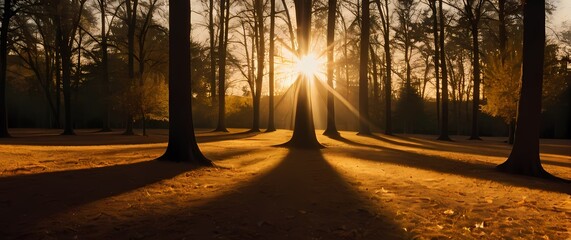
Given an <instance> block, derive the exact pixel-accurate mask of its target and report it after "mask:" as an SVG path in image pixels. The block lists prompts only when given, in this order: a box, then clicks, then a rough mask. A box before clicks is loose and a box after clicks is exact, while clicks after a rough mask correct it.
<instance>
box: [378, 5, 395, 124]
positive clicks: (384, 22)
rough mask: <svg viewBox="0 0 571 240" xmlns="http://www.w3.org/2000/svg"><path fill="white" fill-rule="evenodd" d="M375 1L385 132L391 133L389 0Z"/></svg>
mask: <svg viewBox="0 0 571 240" xmlns="http://www.w3.org/2000/svg"><path fill="white" fill-rule="evenodd" d="M375 2H376V3H377V8H378V9H379V13H380V15H381V27H382V32H383V39H384V42H383V43H384V50H385V64H386V69H385V73H386V74H387V76H386V77H385V118H386V120H385V134H387V135H392V133H393V132H392V120H391V119H392V116H391V115H392V110H391V100H392V57H391V47H390V16H389V0H385V2H384V3H385V4H384V5H381V1H380V0H375Z"/></svg>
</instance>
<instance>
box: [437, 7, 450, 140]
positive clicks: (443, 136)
mask: <svg viewBox="0 0 571 240" xmlns="http://www.w3.org/2000/svg"><path fill="white" fill-rule="evenodd" d="M438 10H439V11H440V66H441V67H442V120H441V121H442V124H441V126H440V136H439V137H438V140H442V141H451V139H450V137H449V136H448V71H447V69H446V52H445V50H444V47H445V45H444V39H445V38H446V36H445V35H444V12H443V11H442V0H439V4H438Z"/></svg>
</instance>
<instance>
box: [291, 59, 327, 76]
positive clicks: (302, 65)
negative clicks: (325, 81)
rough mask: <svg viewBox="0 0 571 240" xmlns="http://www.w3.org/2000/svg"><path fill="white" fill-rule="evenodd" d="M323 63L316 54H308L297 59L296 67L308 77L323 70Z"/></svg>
mask: <svg viewBox="0 0 571 240" xmlns="http://www.w3.org/2000/svg"><path fill="white" fill-rule="evenodd" d="M322 65H323V64H322V63H321V62H320V61H319V59H318V58H317V57H316V56H315V55H314V54H308V55H305V56H303V57H301V58H300V59H299V60H298V61H297V63H296V66H295V69H296V70H297V72H298V73H300V74H303V75H305V76H306V77H313V76H315V75H316V74H318V73H319V72H321V68H322Z"/></svg>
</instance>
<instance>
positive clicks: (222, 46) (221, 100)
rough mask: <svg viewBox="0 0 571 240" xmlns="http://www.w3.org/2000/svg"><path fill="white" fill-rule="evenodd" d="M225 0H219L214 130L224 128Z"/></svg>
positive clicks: (222, 130) (224, 129) (218, 130)
mask: <svg viewBox="0 0 571 240" xmlns="http://www.w3.org/2000/svg"><path fill="white" fill-rule="evenodd" d="M226 3H227V2H226V0H220V33H219V36H218V56H219V59H218V125H217V126H216V129H215V130H214V131H215V132H228V129H226V42H225V39H226V37H225V35H226V30H225V28H226V26H227V24H226V16H225V15H226V11H225V9H226Z"/></svg>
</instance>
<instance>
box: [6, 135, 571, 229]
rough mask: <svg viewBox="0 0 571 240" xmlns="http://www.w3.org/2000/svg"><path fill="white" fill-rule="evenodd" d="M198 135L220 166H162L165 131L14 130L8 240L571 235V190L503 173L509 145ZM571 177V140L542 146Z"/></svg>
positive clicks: (410, 138) (559, 171)
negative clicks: (309, 145) (298, 145)
mask: <svg viewBox="0 0 571 240" xmlns="http://www.w3.org/2000/svg"><path fill="white" fill-rule="evenodd" d="M245 131H246V130H244V129H231V133H211V132H207V131H199V132H198V140H199V142H200V148H201V149H202V151H203V152H204V154H205V155H206V156H207V157H208V158H210V159H212V160H213V161H214V163H215V164H216V165H217V167H215V168H192V167H191V166H189V165H187V164H180V163H169V162H157V161H153V159H155V158H156V157H158V156H160V155H161V154H162V153H163V151H164V148H165V147H166V140H167V137H166V131H164V130H151V131H150V135H151V136H150V137H142V136H122V135H120V132H119V131H116V132H112V133H97V132H95V130H91V131H87V130H83V131H78V133H79V135H78V136H59V135H57V133H58V131H54V130H31V129H27V130H26V129H15V130H12V133H13V135H15V136H16V137H15V138H11V139H0V216H1V217H0V236H2V237H0V238H2V239H13V238H16V239H72V238H74V239H571V195H570V194H571V186H570V185H569V184H568V183H561V182H553V181H547V180H541V179H535V178H530V177H524V176H517V175H508V174H504V173H499V172H497V171H495V170H494V166H495V165H497V164H499V163H501V162H502V161H504V160H505V159H506V156H507V155H508V154H509V151H510V146H509V145H507V144H505V143H504V142H503V140H505V139H503V138H484V141H468V140H465V139H466V137H464V136H456V137H454V136H453V139H454V142H441V141H435V140H434V139H435V137H434V136H423V135H422V136H421V135H397V136H385V135H380V134H377V135H374V136H369V137H367V136H357V135H356V134H355V133H354V132H342V133H341V136H342V138H340V139H337V140H335V139H330V138H327V137H325V136H322V135H321V134H320V133H319V134H318V139H319V141H320V142H321V143H322V144H323V145H324V146H325V147H326V148H324V149H321V150H316V151H309V150H289V149H286V148H281V147H276V145H279V144H281V143H284V142H286V141H287V140H288V139H289V137H290V136H291V131H287V130H279V131H277V132H273V133H260V134H256V133H246V132H245ZM541 152H542V154H541V157H542V162H543V165H544V167H545V168H546V169H547V170H548V171H549V172H551V173H553V174H554V175H557V176H559V177H562V178H567V179H571V140H542V144H541Z"/></svg>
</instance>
